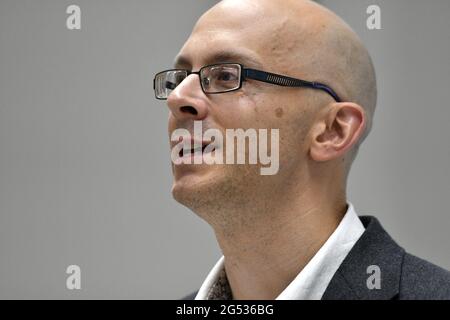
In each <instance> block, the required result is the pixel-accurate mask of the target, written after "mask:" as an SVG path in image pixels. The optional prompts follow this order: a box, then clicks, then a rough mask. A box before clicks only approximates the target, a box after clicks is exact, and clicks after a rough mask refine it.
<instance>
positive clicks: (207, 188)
mask: <svg viewBox="0 0 450 320" xmlns="http://www.w3.org/2000/svg"><path fill="white" fill-rule="evenodd" d="M253 9H254V8H253ZM222 10H227V8H222ZM256 11H257V10H256ZM258 14H259V16H260V14H261V12H255V10H253V11H250V10H238V11H233V13H232V14H226V15H225V14H223V12H220V10H218V9H217V10H212V11H210V12H208V13H207V14H206V15H204V16H203V17H202V18H201V19H200V21H199V22H198V23H197V25H196V27H195V29H194V31H193V33H192V34H191V36H190V37H189V39H188V40H187V42H186V43H185V45H184V46H183V48H182V49H181V51H180V53H179V55H178V57H177V59H176V64H175V66H174V67H175V68H183V69H187V70H191V71H198V70H199V69H200V68H202V67H203V66H205V65H208V64H213V63H224V62H237V63H241V64H243V65H245V66H246V67H249V68H255V69H264V70H268V71H273V72H282V73H287V71H288V70H285V68H284V65H279V64H278V63H277V62H278V61H279V57H274V56H273V48H272V47H271V46H270V43H271V42H272V39H271V38H270V37H273V36H275V37H280V36H283V32H282V31H283V28H284V21H283V19H280V18H270V19H267V20H266V21H265V23H260V24H259V25H258V23H256V24H250V25H249V24H244V23H242V21H247V20H246V19H253V20H254V19H255V18H256V17H255V16H254V15H256V16H258ZM224 17H226V19H225V18H224ZM274 30H278V31H275V32H274ZM274 33H275V34H274ZM268 35H271V36H270V37H269V38H268ZM309 102H310V93H309V92H305V91H303V90H298V89H297V88H283V87H277V86H271V85H268V84H265V83H258V82H257V81H248V82H245V83H244V84H243V86H242V88H241V89H240V90H239V91H235V92H229V93H224V94H217V95H208V94H205V93H204V92H203V91H202V88H201V86H200V83H199V80H198V75H190V76H189V77H187V78H186V79H184V81H183V82H182V83H180V84H179V85H178V86H177V87H176V88H175V89H174V90H173V91H172V93H171V94H170V96H169V97H168V100H167V103H168V106H169V111H170V112H169V125H168V129H169V136H170V135H171V134H172V132H173V131H174V130H176V129H179V128H185V129H187V130H189V131H190V132H193V127H194V121H202V126H203V130H207V129H217V130H219V131H221V132H222V133H223V135H224V136H226V135H225V130H226V129H238V128H241V129H244V130H247V129H268V130H270V129H279V132H280V140H279V152H280V153H279V154H280V172H279V174H278V175H276V176H274V177H262V176H261V175H260V173H259V172H260V166H259V165H250V164H245V165H227V164H222V165H207V164H183V165H174V164H172V169H173V174H174V185H173V189H172V192H173V195H174V197H175V199H177V200H178V201H179V202H181V203H183V204H185V205H187V206H188V207H190V208H192V209H196V210H197V211H201V210H202V209H206V208H211V207H216V208H217V209H218V208H219V207H220V208H224V207H232V206H234V205H239V206H243V205H246V204H248V203H249V202H255V201H257V200H256V199H257V198H261V199H264V201H268V199H270V198H271V197H272V196H274V192H273V187H274V186H276V185H282V184H283V183H285V181H286V179H285V178H286V177H289V176H290V175H291V177H292V173H293V172H294V171H296V170H297V169H298V168H299V167H300V166H302V165H305V157H306V155H307V147H306V145H305V143H304V142H305V140H306V139H305V137H306V135H307V132H308V125H309V123H310V120H311V116H312V114H311V112H310V111H309V110H311V108H310V106H309ZM174 144H176V142H173V141H171V146H172V147H173V146H174ZM224 147H226V141H225V142H224ZM247 151H248V149H247ZM269 152H270V149H269ZM283 180H284V182H283ZM255 195H256V196H255Z"/></svg>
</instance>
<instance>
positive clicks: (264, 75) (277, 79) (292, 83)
mask: <svg viewBox="0 0 450 320" xmlns="http://www.w3.org/2000/svg"><path fill="white" fill-rule="evenodd" d="M242 76H243V79H242V81H245V79H253V80H257V81H262V82H266V83H271V84H275V85H278V86H283V87H309V88H313V89H318V90H322V91H325V92H326V93H328V94H329V95H330V96H332V97H333V98H334V100H336V102H341V99H340V98H339V96H338V95H337V94H336V93H335V92H334V91H333V89H331V88H330V87H328V86H327V85H325V84H323V83H320V82H310V81H305V80H300V79H295V78H290V77H286V76H282V75H279V74H275V73H270V72H265V71H260V70H255V69H243V72H242Z"/></svg>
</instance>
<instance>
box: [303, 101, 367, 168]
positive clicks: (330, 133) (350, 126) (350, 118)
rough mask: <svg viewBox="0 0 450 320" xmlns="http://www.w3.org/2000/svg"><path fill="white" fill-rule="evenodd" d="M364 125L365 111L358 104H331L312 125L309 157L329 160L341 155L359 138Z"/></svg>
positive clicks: (317, 159)
mask: <svg viewBox="0 0 450 320" xmlns="http://www.w3.org/2000/svg"><path fill="white" fill-rule="evenodd" d="M365 126H366V113H365V111H364V109H363V108H362V107H361V106H360V105H358V104H356V103H352V102H342V103H334V104H332V105H331V106H329V107H328V110H327V112H326V113H325V115H324V116H323V117H322V118H321V119H319V120H318V121H317V122H316V123H315V124H314V125H313V127H312V136H311V139H312V140H311V145H310V155H311V158H312V159H314V160H316V161H329V160H333V159H337V158H339V157H341V156H343V155H344V154H345V153H346V152H347V151H348V150H350V149H351V148H352V147H353V145H354V144H355V143H356V142H357V141H358V140H359V139H360V137H361V136H362V134H363V132H364V128H365Z"/></svg>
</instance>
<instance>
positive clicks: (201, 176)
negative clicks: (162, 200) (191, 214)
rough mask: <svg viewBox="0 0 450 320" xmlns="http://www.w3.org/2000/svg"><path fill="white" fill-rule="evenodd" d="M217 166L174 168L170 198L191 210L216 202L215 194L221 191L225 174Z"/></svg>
mask: <svg viewBox="0 0 450 320" xmlns="http://www.w3.org/2000/svg"><path fill="white" fill-rule="evenodd" d="M223 169H224V168H220V167H218V166H209V168H208V167H204V166H203V165H202V168H200V167H197V168H195V169H194V170H192V169H191V168H189V169H188V170H186V169H185V168H180V169H179V168H174V182H173V185H172V196H173V198H174V199H175V200H176V201H177V202H179V203H180V204H182V205H184V206H186V207H188V208H190V209H192V210H196V209H201V208H203V207H205V206H207V204H208V203H209V202H211V201H216V200H217V194H218V193H219V192H220V190H222V189H223V187H222V185H223V184H224V181H226V180H227V179H226V173H225V172H224V171H225V170H223Z"/></svg>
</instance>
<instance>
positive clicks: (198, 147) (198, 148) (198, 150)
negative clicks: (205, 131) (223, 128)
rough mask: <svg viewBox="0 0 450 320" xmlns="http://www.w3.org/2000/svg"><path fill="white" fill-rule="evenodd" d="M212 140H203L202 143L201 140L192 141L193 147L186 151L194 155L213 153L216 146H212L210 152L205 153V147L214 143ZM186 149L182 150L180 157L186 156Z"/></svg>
mask: <svg viewBox="0 0 450 320" xmlns="http://www.w3.org/2000/svg"><path fill="white" fill-rule="evenodd" d="M212 143H213V142H212V141H202V142H201V143H200V142H199V141H194V140H192V141H191V146H192V147H191V148H190V149H189V150H188V152H187V153H186V155H187V154H189V155H190V156H194V155H199V154H207V153H211V152H213V151H215V150H216V147H215V146H213V148H210V150H208V152H206V153H205V149H206V147H207V146H209V145H210V144H212ZM184 155H185V154H184V149H181V150H180V153H179V156H180V158H182V157H183V156H184Z"/></svg>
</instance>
